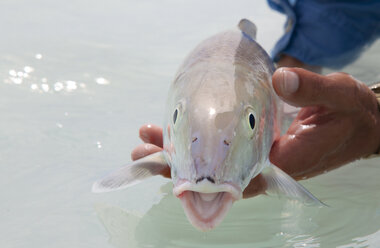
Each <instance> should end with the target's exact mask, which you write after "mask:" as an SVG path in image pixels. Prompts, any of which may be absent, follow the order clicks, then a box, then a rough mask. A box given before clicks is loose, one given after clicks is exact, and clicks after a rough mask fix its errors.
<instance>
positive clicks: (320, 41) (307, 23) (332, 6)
mask: <svg viewBox="0 0 380 248" xmlns="http://www.w3.org/2000/svg"><path fill="white" fill-rule="evenodd" d="M268 4H269V6H270V7H271V8H272V9H275V10H277V11H279V12H281V13H284V14H286V15H287V21H286V24H285V34H284V35H283V36H282V37H281V38H280V40H279V41H278V42H277V44H276V45H275V47H274V49H273V50H272V53H271V55H272V58H273V60H274V61H275V62H277V61H278V60H279V58H280V55H281V54H288V55H290V56H292V57H295V58H297V59H299V60H301V61H302V62H304V63H306V64H309V65H317V66H324V67H330V68H334V69H337V68H341V67H343V66H345V65H347V64H349V63H351V62H353V61H354V60H355V59H356V58H357V57H358V56H359V55H360V53H361V52H362V51H363V49H365V48H366V47H368V46H369V45H370V44H372V43H373V42H374V41H375V40H376V39H377V38H378V37H380V0H356V1H355V0H299V1H297V0H268Z"/></svg>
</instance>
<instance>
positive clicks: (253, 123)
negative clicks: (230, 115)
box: [249, 113, 255, 129]
mask: <svg viewBox="0 0 380 248" xmlns="http://www.w3.org/2000/svg"><path fill="white" fill-rule="evenodd" d="M249 125H250V126H251V129H254V128H255V117H254V116H253V114H252V113H251V114H249Z"/></svg>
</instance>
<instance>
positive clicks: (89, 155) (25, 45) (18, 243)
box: [0, 0, 380, 248]
mask: <svg viewBox="0 0 380 248" xmlns="http://www.w3.org/2000/svg"><path fill="white" fill-rule="evenodd" d="M194 13H196V16H197V18H194ZM0 16H1V22H0V27H1V29H0V30H1V33H2V37H3V39H0V116H1V119H0V197H1V200H0V220H1V221H0V247H1V248H2V247H6V248H8V247H9V248H17V247H22V248H24V247H52V246H54V247H58V248H60V247H62V248H63V247H64V248H66V247H78V248H83V247H91V248H94V247H102V248H104V247H132V248H133V247H232V246H233V247H344V248H346V247H377V246H378V244H379V242H380V241H379V238H380V233H379V230H380V224H379V223H380V192H379V190H378V189H379V188H380V182H379V180H378V175H379V174H380V171H379V170H380V168H379V166H378V165H379V163H380V161H379V159H372V160H363V161H360V162H357V163H355V164H353V165H349V166H345V167H344V168H341V169H339V170H336V171H333V172H329V173H327V174H325V175H323V176H319V177H317V178H314V179H311V180H306V181H304V182H302V183H303V184H304V185H305V186H306V187H307V188H308V189H309V190H310V191H311V192H313V194H315V195H316V196H318V198H320V199H321V200H322V201H324V202H325V203H327V204H328V205H329V206H330V207H329V208H322V209H318V208H310V207H305V206H303V205H299V204H298V203H296V202H292V201H286V200H279V199H277V198H270V197H265V196H259V197H256V198H254V199H250V200H242V201H239V202H237V203H236V204H234V206H233V207H232V209H231V211H230V212H229V214H228V216H227V217H226V219H225V220H224V222H223V223H222V225H220V226H219V227H218V228H216V229H215V230H214V231H211V232H207V233H202V232H198V231H196V230H195V229H194V228H193V227H192V226H191V225H190V224H189V222H188V221H187V219H186V217H185V215H184V212H183V210H182V208H181V204H180V202H179V200H178V199H176V198H174V197H173V196H172V193H171V187H172V186H171V184H170V183H168V180H166V179H162V178H158V177H157V178H152V179H150V180H147V181H145V182H143V183H141V184H139V185H136V186H134V187H131V188H129V189H126V190H124V191H120V192H114V193H109V194H101V195H98V194H96V195H95V194H92V193H91V192H90V189H91V185H92V182H94V181H95V180H96V179H98V178H100V177H101V176H102V175H104V174H105V173H107V172H109V171H110V170H112V169H114V168H117V167H119V166H121V165H122V164H124V163H127V162H128V161H130V151H131V150H132V149H133V147H134V146H136V145H137V144H139V142H140V140H139V139H138V133H137V131H138V128H139V126H140V125H142V124H144V123H146V122H152V123H156V124H160V123H162V119H163V113H164V104H165V99H166V92H167V89H168V87H169V84H170V82H171V81H172V79H173V76H174V73H175V71H176V69H177V68H178V66H179V65H180V63H181V62H182V60H183V58H184V57H185V56H186V54H187V53H188V52H189V51H190V50H191V49H193V48H194V46H195V45H196V44H198V43H199V42H200V41H201V40H203V39H204V38H206V37H209V36H210V35H212V34H214V33H216V32H218V31H221V30H225V29H227V28H229V27H233V26H235V25H236V24H237V22H238V21H239V19H240V18H242V17H247V18H249V19H251V20H253V21H254V22H255V23H256V25H257V27H258V41H259V42H260V44H262V45H263V47H264V48H265V49H266V50H269V49H270V48H271V47H273V44H274V42H275V40H276V39H277V38H278V37H279V36H280V34H281V29H282V25H283V22H284V18H283V17H282V16H280V15H279V14H277V13H274V12H271V11H270V10H269V9H268V7H267V5H266V2H265V1H250V0H242V1H239V2H232V1H231V2H224V3H223V5H221V4H220V2H219V1H217V0H210V1H200V0H193V1H191V2H187V1H170V0H164V1H160V2H159V3H158V2H154V1H137V0H126V1H119V0H109V1H107V4H105V2H103V1H90V0H82V1H73V0H69V1H54V2H51V1H50V2H49V1H45V0H35V1H26V0H12V1H1V3H0ZM211 17H212V18H211ZM379 55H380V43H379V42H378V43H376V44H375V45H374V46H373V47H372V48H370V50H368V51H367V52H366V54H365V55H364V56H363V57H362V58H360V59H359V61H358V62H356V63H355V64H353V65H352V66H350V67H348V68H345V69H344V71H346V72H350V73H352V74H354V75H355V76H356V77H358V78H359V79H360V80H362V81H364V82H374V81H379V80H380V73H379V70H378V58H379ZM326 72H327V71H326ZM94 206H95V207H94ZM52 244H54V245H52Z"/></svg>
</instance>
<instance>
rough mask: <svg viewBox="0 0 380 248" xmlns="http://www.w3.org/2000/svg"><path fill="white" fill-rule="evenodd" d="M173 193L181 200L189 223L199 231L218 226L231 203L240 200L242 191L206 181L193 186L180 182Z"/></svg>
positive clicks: (183, 181)
mask: <svg viewBox="0 0 380 248" xmlns="http://www.w3.org/2000/svg"><path fill="white" fill-rule="evenodd" d="M173 193H174V195H175V196H177V197H178V198H179V199H180V200H181V203H182V206H183V209H184V210H185V214H186V216H187V218H188V220H189V221H190V223H191V224H192V225H193V226H194V227H195V228H197V229H199V230H201V231H208V230H211V229H213V228H215V227H216V226H217V225H218V224H220V223H221V222H222V220H223V219H224V217H225V216H226V214H227V212H228V210H229V209H230V208H231V206H232V203H233V202H234V201H236V200H238V199H241V198H242V191H241V190H239V188H238V187H236V186H235V185H233V184H231V183H224V184H219V185H215V184H213V183H210V182H207V181H202V182H201V183H196V184H194V183H190V182H189V181H186V180H180V182H179V183H177V185H176V186H175V187H174V188H173Z"/></svg>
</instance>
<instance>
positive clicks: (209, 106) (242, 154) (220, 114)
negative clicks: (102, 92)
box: [93, 19, 323, 231]
mask: <svg viewBox="0 0 380 248" xmlns="http://www.w3.org/2000/svg"><path fill="white" fill-rule="evenodd" d="M238 28H239V29H236V30H231V31H226V32H222V33H219V34H216V35H214V36H212V37H211V38H209V39H207V40H205V41H203V42H202V43H201V44H199V45H198V46H197V47H196V48H195V49H194V50H193V51H192V52H191V53H190V55H188V57H187V58H186V59H185V61H184V63H183V64H182V66H181V67H180V69H179V70H178V72H177V75H176V76H175V79H174V82H173V83H172V85H171V87H170V90H169V95H168V100H167V108H166V115H165V123H164V132H163V133H164V150H163V151H162V152H158V153H154V154H152V155H150V156H147V157H145V158H142V159H139V160H137V161H135V162H132V163H131V164H128V165H126V166H124V167H122V168H121V169H118V170H116V171H115V172H113V173H111V174H110V175H108V176H106V177H105V178H103V179H101V180H100V181H98V182H95V183H94V185H93V191H94V192H105V191H111V190H116V189H121V188H126V187H129V186H131V185H133V184H136V183H138V182H140V181H141V180H143V179H145V178H147V177H150V176H154V175H160V174H162V172H163V171H165V170H167V166H169V167H170V169H171V178H172V181H173V185H174V187H173V194H174V195H175V196H177V197H178V198H179V199H180V200H181V202H182V205H183V208H184V210H185V213H186V215H187V217H188V220H189V221H190V223H191V224H192V225H193V226H194V227H196V228H198V229H200V230H202V231H206V230H210V229H213V228H214V227H215V226H217V225H218V224H219V223H220V222H221V221H222V220H223V218H224V217H225V215H226V214H227V211H228V210H229V209H230V207H231V205H232V203H233V202H234V201H236V200H239V199H241V198H242V193H243V191H244V189H245V188H246V187H247V185H248V184H249V182H250V181H251V179H252V178H254V177H256V176H257V175H259V174H260V173H261V175H262V176H263V178H264V180H265V182H266V185H267V188H266V192H269V193H275V194H278V195H286V196H288V197H291V198H295V199H299V200H301V201H303V202H304V203H307V204H312V205H323V203H322V202H320V201H319V200H318V199H317V198H315V197H314V196H313V195H312V194H311V193H310V192H309V191H307V190H306V189H305V188H304V187H303V186H301V185H300V184H299V183H297V182H296V181H294V180H293V179H292V178H291V177H290V176H288V175H287V174H286V173H284V172H283V171H281V170H280V169H279V168H277V167H276V166H275V165H273V164H271V162H270V161H269V159H268V156H269V151H270V149H271V146H272V144H273V141H274V140H275V139H276V138H277V137H278V136H279V135H280V130H281V129H282V126H283V123H282V122H283V120H284V114H283V111H282V110H283V106H282V102H281V101H280V100H279V99H278V97H277V96H276V94H275V93H274V90H273V88H272V84H271V78H272V74H273V71H274V66H273V63H272V62H271V60H270V58H269V57H268V55H267V53H266V52H265V51H264V50H263V49H262V48H261V46H260V45H258V44H257V43H256V41H255V36H256V26H255V25H254V24H253V23H252V22H250V21H248V20H247V19H243V20H241V21H240V23H239V25H238Z"/></svg>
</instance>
